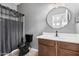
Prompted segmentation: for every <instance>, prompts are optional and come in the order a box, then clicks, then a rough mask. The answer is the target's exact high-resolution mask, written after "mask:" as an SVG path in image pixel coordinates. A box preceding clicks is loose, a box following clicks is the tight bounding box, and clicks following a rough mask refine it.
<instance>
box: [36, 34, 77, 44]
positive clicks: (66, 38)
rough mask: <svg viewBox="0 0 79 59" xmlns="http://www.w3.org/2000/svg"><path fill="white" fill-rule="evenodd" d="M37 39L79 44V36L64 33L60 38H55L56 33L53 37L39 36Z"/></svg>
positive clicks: (47, 35)
mask: <svg viewBox="0 0 79 59" xmlns="http://www.w3.org/2000/svg"><path fill="white" fill-rule="evenodd" d="M37 38H41V39H47V40H55V41H63V42H70V43H77V44H79V34H63V33H60V36H58V37H56V36H55V33H54V34H52V35H49V34H46V35H45V34H43V35H40V36H37Z"/></svg>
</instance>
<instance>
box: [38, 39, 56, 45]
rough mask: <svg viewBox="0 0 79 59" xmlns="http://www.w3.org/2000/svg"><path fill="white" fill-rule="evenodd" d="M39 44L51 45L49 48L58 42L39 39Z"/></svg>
mask: <svg viewBox="0 0 79 59" xmlns="http://www.w3.org/2000/svg"><path fill="white" fill-rule="evenodd" d="M38 42H39V43H41V44H45V45H49V46H55V45H56V42H55V41H53V40H47V39H38Z"/></svg>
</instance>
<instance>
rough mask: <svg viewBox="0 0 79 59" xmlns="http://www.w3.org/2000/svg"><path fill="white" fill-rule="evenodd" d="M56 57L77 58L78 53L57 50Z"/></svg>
mask: <svg viewBox="0 0 79 59" xmlns="http://www.w3.org/2000/svg"><path fill="white" fill-rule="evenodd" d="M58 56H79V53H78V52H74V51H71V50H66V49H62V48H58Z"/></svg>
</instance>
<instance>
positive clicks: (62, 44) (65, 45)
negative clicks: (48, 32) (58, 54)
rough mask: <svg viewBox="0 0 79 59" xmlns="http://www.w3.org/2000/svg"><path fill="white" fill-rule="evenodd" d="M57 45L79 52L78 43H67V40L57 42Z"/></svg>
mask: <svg viewBox="0 0 79 59" xmlns="http://www.w3.org/2000/svg"><path fill="white" fill-rule="evenodd" d="M57 45H58V47H60V48H64V49H68V50H71V51H76V52H79V44H74V43H68V42H57Z"/></svg>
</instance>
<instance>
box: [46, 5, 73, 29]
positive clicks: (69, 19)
mask: <svg viewBox="0 0 79 59" xmlns="http://www.w3.org/2000/svg"><path fill="white" fill-rule="evenodd" d="M57 8H65V9H67V10H68V12H69V13H70V16H69V18H68V24H69V23H70V21H71V19H72V13H71V11H70V10H69V9H68V8H67V7H64V6H57V7H54V8H52V9H51V10H50V11H49V12H48V14H47V16H46V24H47V25H48V26H49V27H50V28H52V29H55V30H59V29H62V28H64V27H66V26H67V25H68V24H66V25H65V26H64V27H61V28H53V27H52V26H51V25H49V24H48V21H47V20H48V19H47V18H48V15H49V14H50V12H51V11H53V10H54V9H57Z"/></svg>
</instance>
